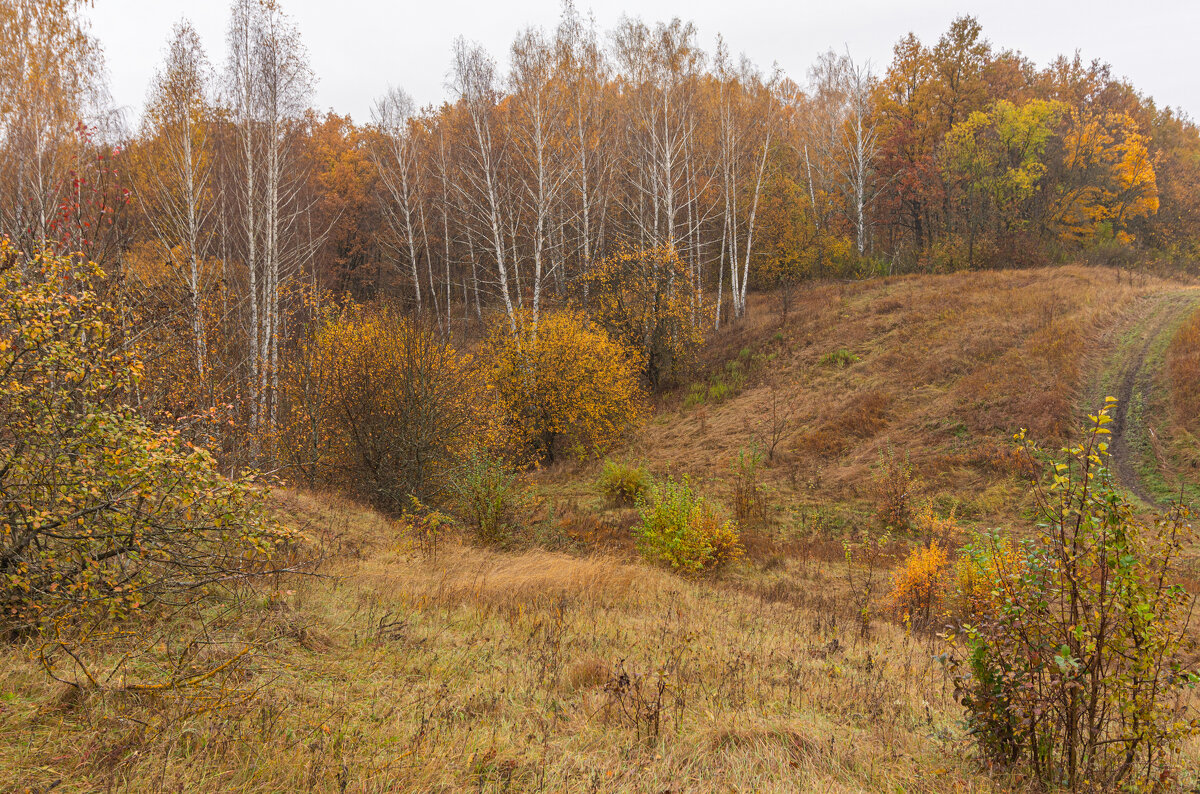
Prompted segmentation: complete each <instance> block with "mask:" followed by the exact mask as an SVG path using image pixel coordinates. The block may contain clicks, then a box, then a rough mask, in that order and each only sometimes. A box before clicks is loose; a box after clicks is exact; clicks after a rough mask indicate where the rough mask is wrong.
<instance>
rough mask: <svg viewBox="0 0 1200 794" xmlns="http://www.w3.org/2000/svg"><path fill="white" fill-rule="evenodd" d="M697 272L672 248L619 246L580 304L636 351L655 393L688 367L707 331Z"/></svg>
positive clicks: (595, 272)
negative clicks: (698, 290) (695, 284)
mask: <svg viewBox="0 0 1200 794" xmlns="http://www.w3.org/2000/svg"><path fill="white" fill-rule="evenodd" d="M693 281H694V279H693V277H692V273H691V272H689V270H688V268H687V266H686V265H685V264H684V263H683V261H682V260H681V259H680V258H679V253H678V252H677V251H676V250H675V248H674V247H672V246H659V247H656V248H631V247H628V246H622V247H620V248H619V249H618V250H617V252H616V253H615V254H613V255H612V256H610V257H608V258H607V259H602V260H600V261H598V262H596V263H595V264H594V265H593V267H592V269H591V271H590V272H589V273H588V275H587V277H586V278H585V279H584V280H583V284H584V290H583V292H582V294H581V295H580V302H581V303H583V304H585V305H586V308H587V310H588V312H589V314H590V315H591V316H592V317H593V318H594V319H595V321H596V322H597V323H598V324H599V325H600V326H601V327H603V328H604V329H605V330H606V331H608V333H609V335H610V336H611V337H612V338H613V339H616V340H618V341H619V342H621V343H622V344H624V345H625V346H626V347H628V348H629V349H630V350H632V351H635V353H636V356H637V365H638V367H639V368H640V370H641V373H642V375H643V377H644V378H645V379H646V383H647V384H648V385H649V386H650V388H651V389H657V388H658V387H659V386H660V385H662V384H663V383H664V382H665V381H666V380H667V379H668V378H670V377H671V376H672V375H673V374H675V373H676V372H678V371H679V369H680V368H681V367H683V366H686V365H687V364H688V363H689V362H690V361H691V359H692V357H693V356H694V355H695V352H696V350H697V348H698V347H699V346H700V344H701V343H702V342H703V341H704V329H705V328H707V327H708V321H707V320H706V319H705V318H706V312H705V310H704V307H703V306H702V303H701V299H700V298H701V296H700V295H699V294H698V292H696V291H695V290H693V289H692V286H691V285H692V284H693Z"/></svg>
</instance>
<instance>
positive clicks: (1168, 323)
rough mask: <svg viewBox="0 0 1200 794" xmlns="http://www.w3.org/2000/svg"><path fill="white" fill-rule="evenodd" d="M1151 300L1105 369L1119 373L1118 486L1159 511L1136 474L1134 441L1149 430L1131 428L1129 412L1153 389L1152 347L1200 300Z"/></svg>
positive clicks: (1187, 295)
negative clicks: (1138, 435) (1137, 435)
mask: <svg viewBox="0 0 1200 794" xmlns="http://www.w3.org/2000/svg"><path fill="white" fill-rule="evenodd" d="M1150 300H1153V301H1154V302H1153V304H1152V306H1150V307H1149V308H1148V310H1147V311H1146V312H1144V313H1140V314H1139V315H1138V316H1137V318H1136V319H1135V320H1134V322H1133V323H1132V324H1131V325H1129V326H1126V327H1125V328H1124V329H1123V330H1122V332H1121V334H1120V336H1119V337H1118V346H1117V350H1116V351H1114V358H1115V361H1114V359H1110V360H1109V361H1110V363H1109V366H1108V367H1106V371H1107V372H1114V371H1115V372H1116V378H1115V380H1114V386H1115V388H1116V395H1115V396H1116V398H1117V406H1116V411H1115V413H1114V414H1113V422H1112V426H1111V430H1112V439H1111V442H1110V445H1109V451H1110V452H1111V454H1112V468H1113V473H1114V474H1115V475H1116V479H1117V483H1118V484H1119V485H1120V486H1121V487H1122V488H1125V489H1126V490H1127V491H1129V492H1131V493H1132V494H1133V495H1135V496H1136V497H1137V498H1138V499H1140V500H1142V501H1143V502H1145V503H1146V504H1147V505H1149V506H1151V507H1158V506H1160V503H1159V501H1158V499H1157V498H1156V497H1155V496H1154V494H1152V493H1151V492H1150V489H1149V488H1147V487H1146V484H1145V483H1144V482H1143V481H1142V478H1141V477H1140V476H1139V475H1138V472H1137V467H1136V465H1135V463H1136V459H1137V450H1136V449H1135V448H1134V446H1133V444H1132V440H1133V437H1134V436H1135V435H1136V434H1137V433H1138V432H1139V431H1140V432H1142V433H1145V432H1146V430H1145V428H1140V427H1132V426H1131V425H1130V409H1131V408H1132V406H1133V405H1134V404H1135V402H1136V403H1137V404H1140V405H1141V406H1143V408H1144V407H1145V405H1146V401H1147V398H1148V397H1149V396H1150V394H1151V391H1152V389H1153V387H1154V382H1155V376H1156V374H1157V370H1156V368H1155V367H1154V366H1152V365H1151V362H1148V361H1147V359H1148V358H1149V357H1150V349H1151V347H1153V345H1154V343H1155V342H1157V341H1158V340H1159V339H1161V338H1162V336H1163V335H1164V334H1166V333H1168V332H1169V331H1170V330H1171V329H1172V328H1173V327H1174V326H1175V325H1176V324H1177V323H1178V322H1179V321H1180V320H1181V319H1182V315H1184V314H1185V313H1187V312H1189V311H1192V310H1194V308H1195V306H1196V301H1197V296H1196V293H1195V292H1192V291H1188V292H1171V293H1167V294H1165V295H1160V296H1155V297H1154V298H1152V299H1150ZM1139 326H1140V327H1139ZM1131 334H1136V338H1134V339H1132V340H1130V335H1131ZM1126 340H1129V341H1128V342H1127V343H1126V344H1120V343H1121V342H1126Z"/></svg>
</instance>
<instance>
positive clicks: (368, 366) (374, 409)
mask: <svg viewBox="0 0 1200 794" xmlns="http://www.w3.org/2000/svg"><path fill="white" fill-rule="evenodd" d="M283 381H284V383H283V392H284V423H283V428H282V431H281V450H280V451H281V453H282V454H283V456H284V459H285V460H286V461H287V462H288V463H289V464H291V466H292V467H293V470H295V471H298V472H300V473H301V474H302V475H303V476H304V477H305V478H306V479H308V480H309V482H310V483H313V484H325V485H334V486H338V487H341V488H345V489H346V490H349V491H350V492H352V493H355V494H357V495H358V496H360V497H361V498H364V499H366V500H368V501H370V502H371V503H372V504H373V505H375V506H376V507H379V508H381V509H383V510H386V511H388V512H391V513H393V514H396V515H398V514H400V513H402V512H403V511H404V510H406V509H407V508H408V506H409V505H410V497H411V496H416V497H417V498H418V499H419V500H421V501H423V502H424V501H437V500H439V499H441V498H443V497H445V496H446V495H447V494H446V489H447V486H448V484H449V479H450V474H451V472H452V471H454V470H455V469H456V468H457V467H458V466H459V465H460V464H461V463H462V459H463V454H464V450H465V449H467V448H468V447H469V446H470V444H471V443H472V442H473V441H475V439H476V436H477V435H478V434H479V433H481V432H482V431H483V429H486V421H485V420H481V419H480V416H481V415H484V416H486V412H485V411H483V404H482V394H483V388H482V387H483V384H482V379H481V378H480V377H479V376H478V375H477V373H476V372H475V369H474V366H473V362H472V360H471V358H470V357H469V356H465V355H462V354H460V353H459V352H458V351H456V350H455V349H454V348H453V347H451V346H450V345H448V344H446V343H445V342H444V341H442V339H441V338H440V337H439V336H438V335H437V333H436V331H434V330H433V329H430V328H427V327H423V326H421V325H420V324H419V323H417V322H414V321H413V320H410V319H409V318H406V317H404V316H402V315H400V314H398V313H397V312H395V311H393V310H390V309H384V308H371V307H364V306H359V305H356V304H348V305H346V306H344V307H341V308H329V309H326V310H325V311H324V312H322V313H321V314H320V315H319V316H318V317H317V319H316V321H315V323H314V325H313V327H312V328H311V329H310V331H309V333H308V334H307V336H306V338H305V339H304V340H303V342H302V343H301V346H300V349H299V350H298V351H297V352H296V354H295V355H294V356H293V357H292V359H291V361H290V362H289V365H288V369H287V370H286V371H285V373H284V378H283Z"/></svg>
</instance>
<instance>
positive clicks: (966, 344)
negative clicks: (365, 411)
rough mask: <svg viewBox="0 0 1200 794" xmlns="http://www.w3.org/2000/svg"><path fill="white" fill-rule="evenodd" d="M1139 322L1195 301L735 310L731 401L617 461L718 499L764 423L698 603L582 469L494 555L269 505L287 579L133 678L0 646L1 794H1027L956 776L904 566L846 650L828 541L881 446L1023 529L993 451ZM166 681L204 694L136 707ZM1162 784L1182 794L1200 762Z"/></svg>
mask: <svg viewBox="0 0 1200 794" xmlns="http://www.w3.org/2000/svg"><path fill="white" fill-rule="evenodd" d="M1180 296H1182V297H1180ZM1164 300H1170V301H1171V304H1170V306H1171V309H1170V310H1171V311H1172V312H1173V313H1177V314H1179V315H1180V317H1181V318H1182V316H1183V315H1184V314H1186V312H1187V310H1188V307H1189V306H1190V305H1191V303H1190V302H1191V301H1192V300H1193V298H1192V293H1191V291H1190V290H1187V289H1185V288H1182V287H1180V286H1178V285H1174V284H1168V283H1165V282H1157V281H1153V280H1148V279H1147V280H1142V281H1139V282H1137V283H1134V284H1130V283H1128V281H1127V280H1120V281H1119V280H1118V279H1117V278H1116V277H1115V275H1114V273H1113V272H1112V271H1101V270H1095V269H1083V268H1061V269H1056V270H1044V271H1017V272H1005V273H974V274H960V275H950V276H938V277H924V278H897V279H890V280H884V281H874V282H866V283H855V284H830V285H824V286H819V287H816V288H813V289H811V290H809V291H808V292H806V293H804V294H803V296H802V298H801V300H800V306H799V307H798V308H796V309H793V312H792V316H793V320H792V322H790V323H789V324H788V325H786V326H784V327H780V325H779V324H778V321H777V320H776V319H775V318H774V317H773V315H772V313H771V308H772V307H771V306H770V305H769V304H768V303H766V302H765V301H764V302H763V303H762V304H761V305H759V306H756V307H755V308H756V309H758V310H759V311H758V313H757V315H755V317H756V319H754V320H753V321H747V322H746V323H745V324H744V325H743V326H741V327H737V328H735V329H733V331H731V332H730V333H729V334H728V335H727V336H724V337H721V338H720V340H721V346H720V347H714V348H713V349H712V350H710V351H709V353H708V362H707V365H708V372H707V373H706V374H707V375H712V376H713V377H718V376H717V375H716V373H725V374H728V373H729V372H730V370H729V368H728V364H727V362H728V361H731V360H738V359H740V360H742V361H743V362H744V370H743V371H742V373H741V377H742V378H743V382H742V383H740V384H739V385H738V386H737V388H735V389H733V390H732V391H733V393H732V394H730V395H727V396H725V397H724V398H723V399H721V400H720V401H711V400H709V399H708V396H707V394H706V396H705V399H704V400H703V401H692V404H690V405H689V404H687V402H688V401H687V399H686V395H687V393H688V389H687V388H683V389H680V390H679V391H678V393H676V394H674V395H669V396H668V397H667V398H666V400H665V401H664V404H663V405H662V406H660V407H659V409H658V410H657V412H656V413H655V415H654V416H653V417H651V419H650V422H649V423H648V425H647V426H646V427H645V429H644V430H643V431H642V433H641V434H640V435H639V436H638V437H637V438H636V439H634V440H633V441H632V442H630V444H629V446H628V447H627V448H626V449H624V450H622V451H621V453H620V455H621V456H622V457H624V458H626V459H629V460H644V461H646V462H647V463H648V464H649V466H650V468H651V469H653V470H654V471H655V473H657V474H665V473H667V472H672V473H683V472H686V473H690V474H692V475H694V476H695V477H697V478H698V479H699V480H700V481H702V482H704V483H705V484H706V486H707V487H709V488H711V489H712V490H713V491H714V492H716V493H717V494H718V495H721V496H726V495H727V491H728V488H729V486H728V484H727V483H728V476H729V467H730V465H731V460H732V458H733V457H734V456H735V455H736V453H737V451H738V450H739V449H742V448H746V447H748V446H749V445H750V444H752V443H753V442H754V440H755V439H756V438H758V439H759V442H760V443H762V440H763V439H764V438H766V437H768V436H769V435H770V433H769V432H768V431H767V428H768V426H769V424H770V422H771V415H772V404H773V403H774V405H775V408H776V411H777V412H778V411H779V409H780V406H782V407H783V408H784V409H786V416H787V421H786V422H785V423H784V426H783V429H782V431H781V432H779V433H777V435H778V436H779V438H778V442H777V447H776V451H775V455H774V460H771V461H769V462H764V464H763V468H762V470H761V471H762V475H761V476H762V478H763V480H764V482H765V484H766V492H765V493H766V495H765V499H766V502H767V510H766V511H765V517H764V519H763V520H762V521H761V522H760V523H759V525H758V526H756V527H751V528H749V529H748V531H747V534H746V545H747V555H746V557H745V558H744V559H743V560H742V561H741V562H739V563H737V564H735V565H733V566H731V567H729V568H727V569H725V570H723V571H721V572H719V573H718V574H717V575H716V576H712V577H706V578H686V577H681V576H677V575H674V574H671V573H669V572H667V571H664V570H661V569H658V568H654V567H651V566H649V565H647V564H645V563H643V562H640V561H638V560H637V559H636V557H635V555H634V554H633V552H632V544H631V542H630V539H629V537H628V527H629V525H630V524H631V523H632V521H633V517H632V511H630V510H628V509H624V510H623V509H617V508H613V507H611V506H609V505H607V504H606V503H605V502H604V500H603V499H602V498H601V497H600V496H599V495H598V493H597V490H596V486H595V480H596V476H597V467H596V466H595V465H594V464H589V465H587V466H573V465H570V464H563V465H560V466H558V467H557V468H554V469H551V470H548V471H543V472H540V473H538V474H537V475H536V476H535V477H534V481H535V484H536V487H537V489H538V491H539V493H540V495H541V497H542V503H541V507H540V508H539V509H538V512H537V515H536V517H535V518H536V521H537V528H536V531H535V532H534V533H533V534H532V537H533V538H534V540H533V541H532V542H530V543H527V544H525V545H523V546H522V547H520V548H516V549H512V550H507V551H500V550H488V549H482V548H478V547H475V546H472V545H470V543H468V542H467V541H466V540H465V539H464V538H463V537H462V536H460V534H459V533H458V532H457V531H448V532H447V533H446V536H445V537H443V538H442V539H441V540H440V541H439V542H438V543H437V544H436V545H432V546H431V545H430V544H429V543H425V542H420V541H419V539H417V538H414V537H412V536H411V535H410V534H408V533H407V532H406V530H405V526H404V525H403V524H401V523H399V522H394V521H391V520H389V519H387V518H384V517H383V516H381V515H379V514H377V513H375V512H373V511H370V510H368V509H365V508H363V507H361V506H358V505H355V504H352V503H350V502H347V501H345V500H343V499H340V498H338V497H335V496H330V495H314V494H310V493H305V492H298V491H291V490H279V491H278V492H277V493H276V496H275V500H276V504H277V508H278V511H279V513H280V515H281V516H282V517H283V519H284V520H285V521H286V522H287V523H288V524H290V525H291V526H293V527H294V528H296V529H297V531H298V532H300V533H301V535H302V536H303V538H304V542H303V543H302V544H301V548H300V549H299V552H298V553H299V555H300V556H301V557H303V558H305V559H308V560H311V561H313V563H314V566H315V567H314V569H313V572H314V574H315V575H308V576H289V577H287V578H281V579H279V580H277V581H273V582H271V583H269V586H268V587H267V588H265V589H264V590H261V591H258V592H256V593H253V594H249V593H248V594H246V595H245V596H244V597H243V598H242V599H240V600H234V601H228V602H225V603H222V604H215V605H212V606H211V607H208V608H206V610H205V611H204V612H203V613H201V614H183V615H174V616H169V617H163V618H162V622H161V625H159V626H157V627H155V628H156V630H158V631H160V632H161V634H162V636H163V637H164V639H163V642H162V643H161V645H160V646H158V647H155V648H153V649H152V651H151V654H150V658H145V659H139V660H134V661H130V662H128V663H126V664H121V663H120V661H121V660H120V658H119V657H118V656H117V655H115V653H114V654H112V655H110V657H109V658H108V659H107V660H106V661H107V662H108V666H107V669H111V670H113V674H112V677H111V678H110V679H109V681H108V684H109V686H108V688H107V689H106V690H105V691H104V692H102V693H95V694H90V695H83V694H81V690H78V689H75V688H73V687H71V686H69V685H67V684H64V683H60V682H56V681H53V680H50V679H48V678H47V677H46V676H45V675H44V673H43V672H42V670H41V669H40V667H39V666H38V664H37V662H36V659H34V658H33V657H32V655H31V651H32V648H31V646H26V645H22V644H20V643H16V644H8V645H4V646H2V647H0V731H2V732H3V735H4V736H5V741H4V742H3V744H0V790H14V791H39V792H41V791H49V790H54V791H60V792H110V791H112V792H150V791H178V792H190V791H209V792H218V791H222V792H224V791H242V792H251V791H252V792H268V791H270V792H285V791H286V792H292V791H332V792H383V791H397V792H399V791H413V792H426V791H429V792H451V791H489V792H490V791H495V792H501V791H598V792H600V791H603V792H607V791H639V792H643V791H644V792H657V793H659V794H662V793H664V792H692V791H697V792H700V791H703V792H708V791H720V792H726V791H729V792H732V791H739V792H740V791H763V792H771V791H779V792H792V791H821V792H880V791H888V792H985V791H986V792H991V791H1024V790H1028V788H1029V786H1030V784H1029V781H1028V780H1026V779H1023V778H1022V777H1020V776H1019V775H1017V774H1015V773H1009V772H1004V771H1002V770H997V769H992V768H990V767H989V766H988V765H987V764H985V763H983V762H982V761H981V759H980V758H979V756H978V753H977V751H976V749H975V746H974V744H973V741H972V739H971V737H970V736H968V735H967V734H966V733H965V729H964V724H963V719H962V709H961V707H960V706H959V705H958V704H957V703H956V701H955V697H954V692H953V690H952V687H951V685H950V683H949V680H948V678H947V676H946V675H945V672H944V670H943V666H942V664H941V662H940V661H939V656H940V655H941V654H942V653H943V652H944V650H945V649H944V647H943V646H942V644H941V643H940V641H939V640H937V639H936V637H934V636H933V635H932V634H931V633H929V632H920V631H912V630H909V629H908V628H906V627H905V626H904V625H902V624H901V623H899V622H898V621H896V620H895V619H894V618H893V616H892V615H891V614H890V613H889V611H888V609H887V608H886V590H887V578H888V570H887V569H888V567H889V566H891V565H893V564H894V562H895V561H896V560H897V559H898V558H899V557H900V555H902V554H903V553H904V551H906V550H907V549H908V548H909V547H910V546H911V545H912V544H913V543H915V539H912V538H897V539H895V540H894V541H893V542H892V543H891V544H890V545H889V547H888V548H886V549H884V553H883V556H882V557H881V558H880V562H879V569H878V570H875V571H873V572H872V576H873V580H872V584H871V585H870V588H871V596H872V599H873V606H872V612H871V614H872V620H871V621H870V624H869V630H867V631H866V632H863V631H862V630H861V628H860V622H859V609H860V606H861V598H862V595H863V592H864V589H865V587H866V585H864V576H865V574H866V572H865V571H864V570H852V569H851V568H849V567H848V564H847V562H846V559H845V556H844V552H843V546H842V540H843V539H844V538H847V537H850V536H851V535H852V532H853V530H855V529H857V528H859V527H860V526H865V525H866V524H867V523H868V522H870V520H871V519H870V512H871V485H870V483H871V481H872V478H873V477H874V476H875V474H874V472H875V469H876V468H877V465H878V461H879V459H880V455H881V453H882V452H883V451H884V450H885V449H886V448H888V447H889V446H890V447H891V448H893V449H894V450H895V451H898V452H899V453H901V454H906V455H908V456H909V457H910V459H911V460H912V462H913V464H914V469H915V471H916V473H917V475H918V476H919V477H920V479H921V481H922V483H923V485H922V486H921V493H922V495H923V496H927V497H929V498H932V499H934V500H935V503H936V504H937V505H938V506H939V509H942V508H948V507H953V508H954V509H955V511H956V514H957V515H959V516H960V517H962V518H963V519H964V520H965V522H966V524H967V525H971V524H975V525H988V526H991V525H996V526H1005V527H1010V528H1012V529H1013V531H1020V529H1019V528H1020V526H1021V524H1022V521H1023V519H1022V518H1021V510H1022V509H1023V506H1024V505H1025V504H1026V502H1025V495H1024V492H1023V487H1022V485H1021V484H1020V480H1019V478H1018V477H1017V469H1018V465H1017V463H1015V462H1014V458H1012V456H1011V455H1010V454H1009V453H1008V452H1007V451H1006V450H1007V447H1006V446H1005V444H1006V441H1007V439H1008V438H1009V437H1010V434H1011V433H1012V432H1013V431H1014V430H1016V429H1018V428H1020V427H1028V428H1030V430H1031V433H1032V434H1033V435H1034V436H1036V437H1039V438H1041V439H1044V440H1045V441H1046V442H1047V444H1048V445H1056V443H1057V442H1058V441H1060V440H1061V439H1062V438H1063V437H1064V436H1065V434H1067V433H1068V432H1069V430H1070V428H1071V427H1073V425H1074V424H1075V421H1076V419H1077V418H1078V416H1079V413H1080V410H1081V409H1083V408H1086V407H1087V406H1086V405H1085V403H1086V402H1087V401H1088V400H1089V399H1091V398H1092V397H1093V396H1094V393H1095V391H1096V390H1098V389H1103V388H1104V387H1105V386H1106V383H1105V382H1104V381H1105V376H1104V375H1103V373H1105V372H1107V371H1109V370H1112V371H1116V370H1118V369H1120V368H1119V367H1117V368H1116V369H1114V366H1115V365H1114V364H1113V363H1112V356H1113V354H1114V351H1115V350H1118V349H1120V348H1121V345H1120V344H1118V340H1120V339H1123V338H1124V335H1126V334H1127V332H1128V329H1129V328H1131V327H1133V326H1135V325H1136V324H1137V320H1138V318H1139V317H1143V316H1145V315H1146V314H1147V312H1148V309H1149V308H1150V307H1156V306H1159V305H1160V304H1161V302H1162V301H1164ZM1180 322H1182V319H1181V320H1180ZM743 348H746V349H747V350H748V352H746V353H743V352H742V349H743ZM838 351H846V354H845V355H839V354H838ZM831 354H832V355H831ZM1180 366H1182V365H1180ZM720 377H724V376H723V375H722V376H720ZM1172 421H1177V420H1172ZM168 637H186V638H188V639H187V642H188V643H191V645H190V647H189V648H187V649H181V648H179V647H177V645H178V642H181V641H176V640H171V639H167V638H168ZM173 655H175V656H179V657H180V658H182V656H183V655H187V658H189V659H195V660H198V661H202V662H203V663H204V664H205V665H206V666H207V669H217V670H219V672H218V673H216V674H214V675H212V676H210V677H208V678H205V679H204V680H201V681H194V682H192V683H191V684H190V685H189V686H186V687H181V688H179V689H178V690H170V689H167V690H163V689H147V688H141V687H138V686H136V684H137V682H138V681H140V680H141V679H140V678H139V673H140V672H141V668H140V667H139V665H144V664H150V663H153V662H155V661H160V662H166V661H169V660H170V659H171V658H172V657H173ZM226 663H227V664H226ZM1180 761H1181V764H1182V767H1183V768H1184V770H1185V772H1184V777H1183V778H1182V779H1181V780H1180V781H1179V782H1180V784H1181V785H1182V786H1183V787H1185V788H1186V787H1188V786H1194V785H1197V783H1198V781H1197V780H1196V779H1194V778H1195V777H1196V774H1197V773H1196V770H1198V769H1200V743H1197V742H1195V741H1193V742H1192V743H1190V744H1188V745H1187V746H1185V747H1184V748H1183V749H1182V755H1181V757H1180Z"/></svg>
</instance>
